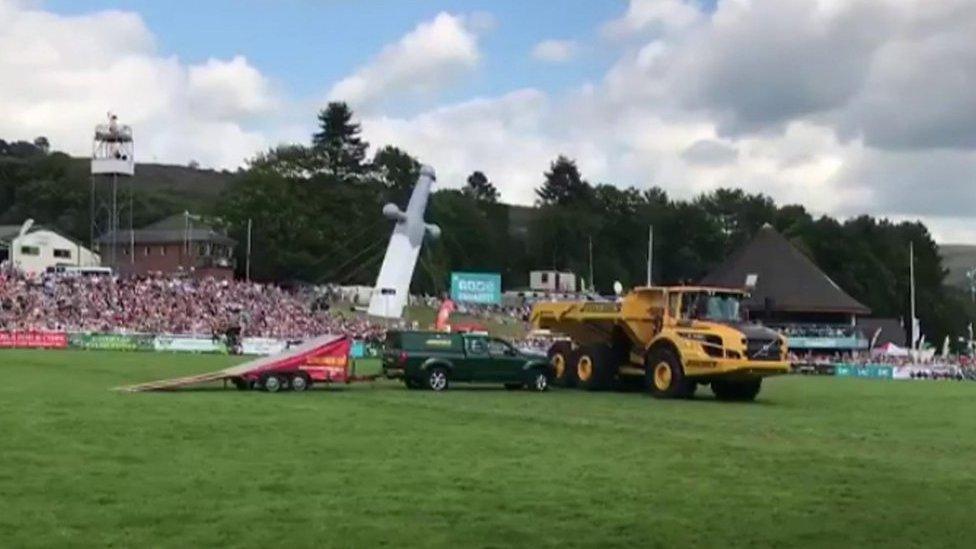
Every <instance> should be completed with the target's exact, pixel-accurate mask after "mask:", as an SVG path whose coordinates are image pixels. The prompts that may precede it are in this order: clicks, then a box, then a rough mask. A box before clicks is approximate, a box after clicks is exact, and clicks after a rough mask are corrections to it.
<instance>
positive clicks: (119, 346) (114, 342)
mask: <svg viewBox="0 0 976 549" xmlns="http://www.w3.org/2000/svg"><path fill="white" fill-rule="evenodd" d="M154 339H155V338H154V337H153V336H151V335H144V334H99V333H72V334H68V346H69V347H73V348H76V349H90V350H102V351H152V350H153V340H154Z"/></svg>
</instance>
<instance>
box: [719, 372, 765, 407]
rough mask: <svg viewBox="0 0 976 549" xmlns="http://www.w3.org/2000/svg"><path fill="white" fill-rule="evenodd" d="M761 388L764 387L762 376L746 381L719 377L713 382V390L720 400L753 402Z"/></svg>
mask: <svg viewBox="0 0 976 549" xmlns="http://www.w3.org/2000/svg"><path fill="white" fill-rule="evenodd" d="M760 389H762V379H761V378H760V379H749V380H744V381H730V380H725V379H717V380H715V381H713V382H712V392H713V393H715V398H717V399H718V400H725V401H734V402H751V401H753V400H756V396H757V395H758V394H759V390H760Z"/></svg>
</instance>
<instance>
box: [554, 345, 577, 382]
mask: <svg viewBox="0 0 976 549" xmlns="http://www.w3.org/2000/svg"><path fill="white" fill-rule="evenodd" d="M548 355H549V363H550V364H552V380H553V382H554V383H555V384H556V385H559V386H561V387H572V386H573V385H575V384H576V383H575V381H576V376H575V374H576V372H575V369H574V367H573V366H574V365H575V361H574V358H575V357H574V356H573V355H574V353H573V347H572V345H570V344H569V342H567V341H559V342H557V343H554V344H553V345H552V347H550V348H549V353H548Z"/></svg>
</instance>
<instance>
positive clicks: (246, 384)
mask: <svg viewBox="0 0 976 549" xmlns="http://www.w3.org/2000/svg"><path fill="white" fill-rule="evenodd" d="M230 381H231V383H233V384H234V387H236V388H237V390H238V391H249V390H251V389H252V388H253V386H254V384H253V383H251V382H250V381H248V380H246V379H244V378H242V377H232V378H230Z"/></svg>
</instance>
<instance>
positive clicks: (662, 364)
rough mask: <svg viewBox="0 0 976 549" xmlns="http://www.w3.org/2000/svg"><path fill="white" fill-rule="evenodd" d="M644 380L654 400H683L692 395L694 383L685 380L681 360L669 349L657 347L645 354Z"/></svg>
mask: <svg viewBox="0 0 976 549" xmlns="http://www.w3.org/2000/svg"><path fill="white" fill-rule="evenodd" d="M644 379H645V383H646V384H647V387H648V389H649V390H650V392H651V395H653V396H654V397H656V398H683V397H685V396H686V395H688V394H689V393H693V392H694V389H693V388H689V385H692V386H694V384H695V382H694V381H692V380H689V379H687V378H685V369H684V368H683V367H682V366H681V360H679V359H678V357H677V355H675V354H674V352H672V351H671V350H670V349H667V348H664V347H658V348H656V349H652V350H651V352H649V353H647V358H646V359H645V361H644Z"/></svg>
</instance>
